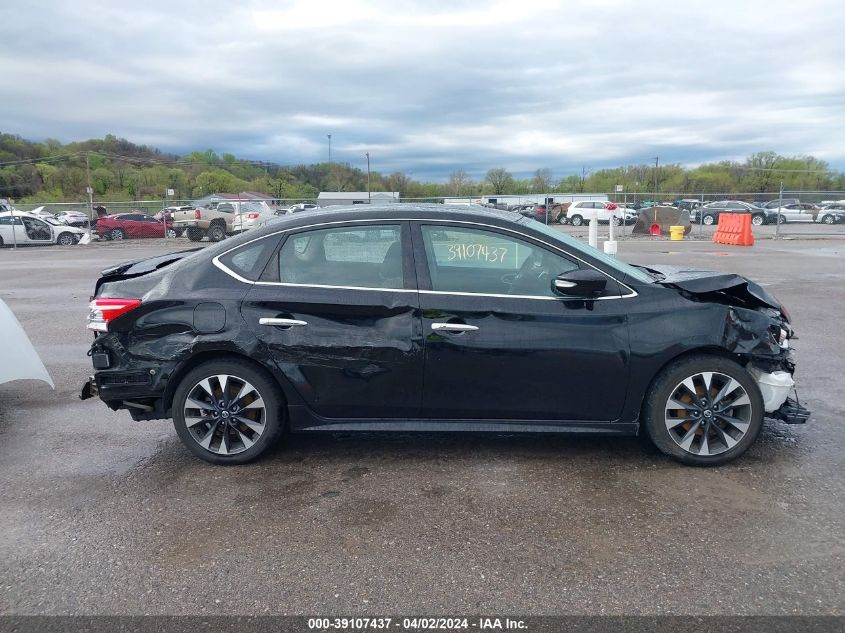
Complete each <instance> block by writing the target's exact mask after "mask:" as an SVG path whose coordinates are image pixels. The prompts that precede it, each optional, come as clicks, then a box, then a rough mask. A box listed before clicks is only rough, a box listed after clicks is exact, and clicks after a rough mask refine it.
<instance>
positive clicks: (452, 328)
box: [431, 323, 478, 332]
mask: <svg viewBox="0 0 845 633" xmlns="http://www.w3.org/2000/svg"><path fill="white" fill-rule="evenodd" d="M431 329H432V330H446V331H447V332H475V331H476V330H477V329H478V327H477V326H475V325H467V324H466V323H432V324H431Z"/></svg>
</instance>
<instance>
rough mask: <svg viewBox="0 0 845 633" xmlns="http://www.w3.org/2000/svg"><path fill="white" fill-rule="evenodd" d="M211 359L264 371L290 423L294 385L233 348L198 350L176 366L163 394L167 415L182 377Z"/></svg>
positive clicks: (169, 413)
mask: <svg viewBox="0 0 845 633" xmlns="http://www.w3.org/2000/svg"><path fill="white" fill-rule="evenodd" d="M209 361H238V362H242V363H245V364H248V365H250V366H251V367H252V368H253V369H255V370H257V371H259V372H261V373H263V374H264V375H265V376H266V377H267V378H268V379H270V380H271V381H272V382H273V384H275V385H276V386H277V387H278V390H279V397H280V398H281V401H282V409H283V410H284V413H285V419H284V421H283V423H284V424H285V425H286V424H287V423H288V419H289V416H288V405H289V403H290V401H291V395H292V392H291V389H292V387H291V386H290V385H288V384H287V382H286V381H285V380H284V378H283V377H281V376H280V375H279V374H278V372H275V371H272V370H270V369H268V367H267V366H266V365H265V364H263V363H261V362H259V361H257V360H255V359H254V358H253V357H251V356H248V355H247V354H243V353H239V352H236V351H233V350H203V351H202V352H198V353H196V354H194V355H193V356H191V357H189V358H188V359H186V360H184V361H182V362H181V363H180V364H179V365H178V366H177V367H176V369H175V370H174V371H173V373H172V374H171V375H170V377H169V379H168V381H167V387H166V389H165V391H164V395H163V396H162V401H163V402H162V404H163V407H162V408H163V409H164V411H165V412H166V414H167V417H173V415H172V414H173V411H172V409H173V396H174V395H175V394H176V390H177V389H178V388H179V384H180V383H181V382H182V379H183V378H184V377H185V376H186V375H187V374H188V372H190V371H191V370H193V369H195V368H196V367H199V366H200V365H202V364H203V363H206V362H209Z"/></svg>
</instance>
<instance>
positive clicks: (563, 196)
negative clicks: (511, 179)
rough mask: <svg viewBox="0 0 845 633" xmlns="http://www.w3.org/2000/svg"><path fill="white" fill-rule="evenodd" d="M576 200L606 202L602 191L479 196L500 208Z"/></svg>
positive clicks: (485, 202) (484, 201)
mask: <svg viewBox="0 0 845 633" xmlns="http://www.w3.org/2000/svg"><path fill="white" fill-rule="evenodd" d="M578 200H598V201H600V202H607V200H608V198H607V194H604V193H536V194H534V193H525V194H502V195H498V196H497V195H489V196H481V202H483V203H484V204H495V205H501V206H502V208H506V207H510V206H514V205H517V204H560V203H562V202H576V201H578Z"/></svg>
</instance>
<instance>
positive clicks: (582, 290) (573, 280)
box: [552, 268, 607, 299]
mask: <svg viewBox="0 0 845 633" xmlns="http://www.w3.org/2000/svg"><path fill="white" fill-rule="evenodd" d="M606 286H607V277H605V276H604V275H602V274H601V273H600V272H599V271H597V270H593V269H591V268H590V269H587V270H570V271H569V272H566V273H562V274H560V275H558V276H557V277H555V278H554V279H552V291H553V292H554V293H556V294H559V295H563V296H565V297H582V298H585V299H587V298H590V297H596V296H598V295H600V294H601V293H602V291H604V289H605V287H606Z"/></svg>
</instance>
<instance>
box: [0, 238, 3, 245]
mask: <svg viewBox="0 0 845 633" xmlns="http://www.w3.org/2000/svg"><path fill="white" fill-rule="evenodd" d="M0 246H3V238H2V237H0Z"/></svg>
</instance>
